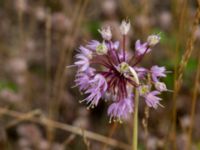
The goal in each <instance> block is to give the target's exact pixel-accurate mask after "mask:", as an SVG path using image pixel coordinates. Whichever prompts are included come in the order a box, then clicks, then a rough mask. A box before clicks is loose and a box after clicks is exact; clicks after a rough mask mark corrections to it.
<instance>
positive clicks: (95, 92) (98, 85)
mask: <svg viewBox="0 0 200 150" xmlns="http://www.w3.org/2000/svg"><path fill="white" fill-rule="evenodd" d="M88 84H89V87H87V88H86V89H87V90H86V91H85V94H89V96H88V97H87V98H85V99H84V100H83V101H86V102H87V103H88V104H90V105H89V107H91V108H93V107H95V106H97V104H98V103H99V100H100V98H101V97H102V96H103V95H104V94H105V92H106V90H107V88H108V85H107V82H106V79H105V78H104V77H103V76H102V75H101V74H96V75H95V76H94V77H93V78H92V79H91V80H90V81H89V82H88Z"/></svg>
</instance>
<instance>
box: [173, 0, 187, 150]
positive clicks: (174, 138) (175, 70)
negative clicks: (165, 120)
mask: <svg viewBox="0 0 200 150" xmlns="http://www.w3.org/2000/svg"><path fill="white" fill-rule="evenodd" d="M176 3H177V1H176ZM176 5H177V4H176ZM186 5H187V0H185V1H184V2H183V4H182V9H181V12H180V17H179V18H180V20H179V27H178V32H177V35H176V37H177V42H176V48H175V65H174V93H173V98H172V129H171V133H170V138H171V140H172V143H173V142H174V141H176V118H177V117H176V97H177V94H178V90H177V85H176V84H175V83H176V79H177V72H178V71H177V70H178V63H179V53H180V50H179V48H180V39H181V36H182V34H181V33H182V31H183V28H184V25H183V24H184V23H183V22H184V16H185V15H186V14H185V12H186V11H185V10H186ZM174 13H176V14H177V12H174ZM175 18H176V17H175ZM175 146H176V145H175V144H174V149H176V147H175Z"/></svg>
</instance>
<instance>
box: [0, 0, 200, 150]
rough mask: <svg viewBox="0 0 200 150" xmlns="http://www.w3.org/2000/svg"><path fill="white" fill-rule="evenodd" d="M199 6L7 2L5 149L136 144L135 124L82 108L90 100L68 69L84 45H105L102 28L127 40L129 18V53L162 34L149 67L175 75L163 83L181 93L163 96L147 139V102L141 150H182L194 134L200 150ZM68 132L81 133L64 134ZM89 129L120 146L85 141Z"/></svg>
mask: <svg viewBox="0 0 200 150" xmlns="http://www.w3.org/2000/svg"><path fill="white" fill-rule="evenodd" d="M198 4H199V3H198V1H195V0H191V1H189V0H171V1H168V0H162V1H160V0H151V1H149V0H0V149H1V150H4V149H5V150H64V149H67V150H68V149H69V150H70V149H71V150H72V149H73V150H80V149H81V150H82V149H83V150H84V149H88V150H89V149H91V150H100V149H103V150H107V149H109V150H110V149H116V150H117V149H121V148H123V147H124V146H119V145H123V143H127V145H130V144H131V134H130V133H131V132H130V131H131V129H132V124H131V122H132V121H131V120H130V121H127V122H124V123H123V124H117V125H116V124H109V123H108V122H109V118H108V117H107V114H106V104H105V103H101V104H100V106H98V107H97V108H95V109H93V110H87V109H86V107H85V105H84V104H79V100H81V99H83V98H84V95H81V94H80V93H79V91H78V89H77V88H71V87H73V85H74V81H73V80H74V78H75V72H76V70H75V69H66V66H67V65H70V64H72V63H73V61H74V59H73V56H74V54H75V53H76V49H77V48H78V47H79V45H80V44H85V43H87V42H88V41H90V40H91V39H95V38H96V39H99V40H100V39H101V37H100V35H99V33H98V31H97V29H98V28H100V27H101V26H105V25H110V26H111V27H112V32H113V39H114V40H116V39H118V40H119V39H121V36H120V33H119V29H118V28H119V25H120V22H121V20H122V19H124V18H127V19H129V20H130V21H131V25H132V29H131V32H130V34H129V40H128V43H127V45H128V46H127V47H128V50H130V51H133V50H134V45H135V44H134V43H135V41H136V40H137V39H141V40H142V41H145V40H146V37H147V36H148V35H149V34H152V33H160V34H161V37H162V39H161V43H160V44H159V45H158V46H156V47H155V49H154V50H153V51H152V53H151V54H150V55H148V56H147V57H145V58H146V59H145V61H144V62H143V64H142V65H144V66H146V67H149V66H151V65H155V64H158V65H160V66H161V65H162V66H166V68H167V70H169V71H171V73H170V74H168V77H167V78H166V79H165V81H164V82H165V83H166V84H167V87H168V88H169V89H171V90H175V92H172V93H166V94H164V95H162V97H163V101H162V104H163V105H164V106H165V107H164V108H158V109H157V110H151V109H150V112H149V113H150V117H149V120H148V138H147V139H146V138H145V130H144V128H143V124H142V120H143V118H145V112H144V110H145V109H144V108H145V105H144V104H143V102H141V104H140V108H139V110H140V112H139V117H140V121H139V143H140V144H139V145H140V149H141V150H143V149H148V150H157V149H160V150H164V149H167V150H168V149H169V150H171V149H172V147H173V145H176V147H173V148H176V149H178V150H183V149H184V148H185V147H186V145H187V144H188V141H189V140H188V137H189V135H190V132H192V133H193V134H192V137H191V138H190V139H192V140H191V141H192V142H191V143H192V144H191V147H190V149H189V150H193V149H194V150H200V128H199V126H200V102H199V97H198V93H199V90H200V89H199V86H198V84H197V83H199V78H198V74H197V73H196V72H197V70H198V68H199V67H200V66H198V61H199V58H200V57H199V55H200V53H199V46H200V26H199V24H198V21H199V14H198V13H199V12H200V11H199V5H198ZM184 58H185V59H184ZM184 62H185V65H186V66H184ZM181 67H182V70H181V69H180V68H181ZM182 74H183V77H182ZM196 74H197V75H196ZM179 76H180V77H181V80H179V78H178V77H179ZM175 83H177V84H178V85H180V88H179V87H178V86H176V84H175ZM192 104H194V106H195V107H192ZM191 111H194V112H195V113H194V114H193V115H191V114H192V113H191ZM191 116H192V117H191ZM41 118H48V119H50V120H53V121H56V122H53V123H52V122H49V120H46V121H45V120H41ZM55 123H61V124H55ZM63 125H70V127H79V128H75V129H74V128H73V129H72V130H70V129H71V128H67V127H66V128H65V129H63V128H62V126H63ZM191 125H192V126H191ZM191 128H192V130H191ZM81 129H82V131H83V132H81V136H77V132H78V131H77V132H76V130H81ZM84 129H86V130H89V131H92V132H96V133H98V134H101V135H104V136H106V137H108V138H113V139H116V140H117V143H115V144H110V141H109V140H108V141H107V140H106V139H102V140H100V138H99V137H98V136H97V135H94V136H90V135H88V133H87V132H86V133H85V134H84ZM64 130H66V131H64ZM70 131H71V132H70ZM79 133H80V132H79ZM119 141H120V142H123V143H121V144H120V142H119ZM118 142H119V143H118ZM174 143H175V144H174ZM124 149H126V148H124Z"/></svg>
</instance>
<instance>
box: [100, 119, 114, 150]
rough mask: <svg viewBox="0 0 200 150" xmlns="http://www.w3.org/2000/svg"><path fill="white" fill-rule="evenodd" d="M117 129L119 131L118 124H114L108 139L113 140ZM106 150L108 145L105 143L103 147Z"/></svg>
mask: <svg viewBox="0 0 200 150" xmlns="http://www.w3.org/2000/svg"><path fill="white" fill-rule="evenodd" d="M116 129H117V123H114V124H113V125H112V127H111V130H109V134H108V137H109V138H111V137H112V136H113V134H114V132H115V131H116ZM106 149H107V144H106V143H105V144H104V145H103V148H102V150H106Z"/></svg>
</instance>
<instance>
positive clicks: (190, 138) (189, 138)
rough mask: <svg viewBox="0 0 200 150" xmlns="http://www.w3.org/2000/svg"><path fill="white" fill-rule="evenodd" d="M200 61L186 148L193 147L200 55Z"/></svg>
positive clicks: (199, 83)
mask: <svg viewBox="0 0 200 150" xmlns="http://www.w3.org/2000/svg"><path fill="white" fill-rule="evenodd" d="M198 60H199V62H198V68H197V73H196V77H195V85H194V90H193V95H192V106H191V111H190V122H191V123H190V127H189V131H188V141H187V146H186V150H190V149H192V148H191V146H192V131H193V126H194V119H195V111H196V101H197V97H198V89H199V86H200V56H199V59H198Z"/></svg>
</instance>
